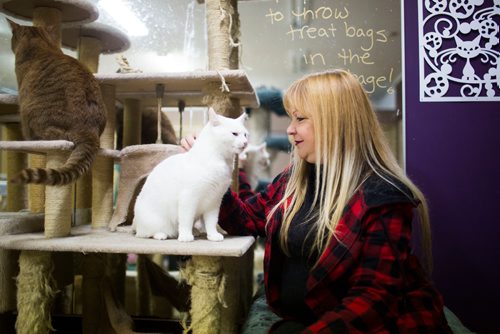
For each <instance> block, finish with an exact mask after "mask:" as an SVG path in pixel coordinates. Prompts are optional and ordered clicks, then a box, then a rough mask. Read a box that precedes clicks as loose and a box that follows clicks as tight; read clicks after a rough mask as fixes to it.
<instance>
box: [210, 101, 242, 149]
mask: <svg viewBox="0 0 500 334" xmlns="http://www.w3.org/2000/svg"><path fill="white" fill-rule="evenodd" d="M246 119H247V115H246V113H243V114H242V115H241V116H240V117H238V118H235V119H234V118H229V117H224V116H222V115H218V114H217V113H216V112H215V110H213V109H212V108H210V109H209V110H208V122H209V125H210V126H211V128H212V133H213V134H214V136H213V138H212V140H214V141H216V142H217V143H216V144H217V145H221V146H223V147H227V148H231V151H232V153H234V154H239V153H241V152H243V150H244V149H245V148H246V147H247V145H248V130H247V129H246V128H245V125H244V123H245V120H246ZM214 144H215V143H214Z"/></svg>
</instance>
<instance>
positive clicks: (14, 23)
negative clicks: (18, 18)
mask: <svg viewBox="0 0 500 334" xmlns="http://www.w3.org/2000/svg"><path fill="white" fill-rule="evenodd" d="M5 19H6V20H7V22H9V25H10V28H11V29H12V30H14V29H15V28H17V27H19V24H17V23H16V22H14V21H11V20H9V19H8V18H5Z"/></svg>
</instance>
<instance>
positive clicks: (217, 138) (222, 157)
mask: <svg viewBox="0 0 500 334" xmlns="http://www.w3.org/2000/svg"><path fill="white" fill-rule="evenodd" d="M245 119H246V114H245V113H243V115H241V116H240V117H239V118H237V119H231V118H227V117H224V116H221V115H217V114H216V113H215V111H214V110H213V109H212V108H210V110H209V121H208V123H207V124H206V125H205V127H204V128H203V129H202V131H201V132H200V134H199V135H198V137H197V139H196V142H195V144H194V145H193V147H192V148H191V149H190V150H189V151H188V152H186V153H180V154H176V155H173V156H171V157H169V158H167V159H165V160H164V161H162V162H161V163H159V164H158V165H157V166H156V167H155V168H154V169H153V170H152V171H151V174H150V175H149V176H148V178H147V179H146V183H145V184H144V186H143V188H142V190H141V192H140V193H139V196H138V197H137V200H136V203H135V207H134V221H133V226H134V228H135V231H136V236H137V237H140V238H150V237H153V238H155V239H159V240H164V239H167V238H178V240H179V241H192V240H194V236H193V224H194V222H195V221H197V220H200V219H202V220H203V222H204V223H205V229H206V232H207V238H208V240H211V241H221V240H223V239H224V237H223V235H222V234H221V233H219V232H218V231H217V221H218V216H219V207H220V203H221V201H222V196H223V195H224V193H225V192H226V191H227V189H228V188H229V186H230V183H231V174H232V172H233V166H234V165H233V162H234V158H235V155H236V154H240V153H241V152H242V151H243V150H244V149H245V147H246V146H247V144H248V131H247V129H246V128H245V126H244V124H243V123H244V121H245Z"/></svg>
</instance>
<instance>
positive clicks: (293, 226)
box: [219, 70, 451, 333]
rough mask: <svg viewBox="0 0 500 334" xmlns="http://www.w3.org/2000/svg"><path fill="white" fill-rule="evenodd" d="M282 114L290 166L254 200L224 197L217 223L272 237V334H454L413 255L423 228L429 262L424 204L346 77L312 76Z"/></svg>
mask: <svg viewBox="0 0 500 334" xmlns="http://www.w3.org/2000/svg"><path fill="white" fill-rule="evenodd" d="M284 105H285V109H286V111H287V113H288V114H289V116H290V117H291V123H290V125H289V127H288V129H287V133H288V135H289V138H290V141H291V142H292V144H293V147H294V148H293V152H292V159H293V161H292V163H291V165H290V166H289V167H288V168H287V169H286V170H285V171H284V172H282V173H281V174H280V175H278V176H277V177H276V178H275V180H274V181H273V182H272V183H271V184H270V185H269V186H268V187H267V188H266V190H265V191H263V192H260V193H258V194H257V195H256V196H253V197H250V198H247V199H246V200H244V201H243V200H242V199H241V197H238V195H237V194H235V193H232V194H230V193H229V192H228V194H226V196H225V197H224V200H223V204H222V207H221V212H220V217H219V224H220V225H221V226H222V228H224V229H225V230H226V231H227V232H228V233H229V234H239V235H241V234H253V235H259V236H263V237H266V246H265V258H264V286H265V292H266V299H267V303H268V305H269V306H270V308H271V310H272V311H273V312H274V313H276V314H277V315H278V316H279V317H280V318H282V320H281V321H278V322H276V323H274V324H273V326H272V327H271V329H270V332H272V333H448V332H451V331H450V329H449V327H448V325H447V322H446V320H445V317H444V313H443V301H442V298H441V296H440V294H439V293H438V292H437V291H436V289H435V288H434V287H433V286H432V284H431V282H430V281H429V279H428V278H427V277H426V271H425V270H424V269H423V267H422V266H421V264H420V262H419V260H418V259H417V257H416V256H415V255H413V254H412V248H411V245H410V239H411V237H412V222H413V221H414V218H417V219H415V222H416V223H418V224H420V230H421V231H423V238H422V240H423V246H424V248H425V249H426V250H427V260H430V234H429V233H430V228H429V219H428V214H427V205H426V201H425V198H424V197H423V195H422V193H421V192H420V191H419V190H418V189H417V187H416V186H415V185H414V184H413V183H412V182H411V181H410V180H409V179H408V178H407V177H406V176H405V175H404V172H403V171H402V169H401V168H400V167H399V166H398V164H397V162H396V160H395V158H394V156H393V154H392V153H391V151H390V149H389V147H388V145H387V143H386V140H385V138H384V136H383V133H382V130H381V128H380V125H379V123H378V121H377V118H376V115H375V113H374V112H373V110H372V108H371V105H370V102H369V100H368V97H367V95H366V94H365V92H364V91H363V88H362V86H361V85H360V83H359V82H358V81H357V79H356V78H355V77H354V76H353V75H351V74H350V73H348V72H346V71H342V70H334V71H327V72H322V73H315V74H312V75H308V76H306V77H304V78H302V79H300V80H298V81H296V82H295V83H293V84H292V85H291V86H290V87H289V89H288V90H287V92H286V94H285V96H284ZM415 209H417V210H415ZM415 213H418V214H416V216H418V217H414V214H415ZM427 263H428V264H430V261H428V262H427ZM429 267H430V266H429Z"/></svg>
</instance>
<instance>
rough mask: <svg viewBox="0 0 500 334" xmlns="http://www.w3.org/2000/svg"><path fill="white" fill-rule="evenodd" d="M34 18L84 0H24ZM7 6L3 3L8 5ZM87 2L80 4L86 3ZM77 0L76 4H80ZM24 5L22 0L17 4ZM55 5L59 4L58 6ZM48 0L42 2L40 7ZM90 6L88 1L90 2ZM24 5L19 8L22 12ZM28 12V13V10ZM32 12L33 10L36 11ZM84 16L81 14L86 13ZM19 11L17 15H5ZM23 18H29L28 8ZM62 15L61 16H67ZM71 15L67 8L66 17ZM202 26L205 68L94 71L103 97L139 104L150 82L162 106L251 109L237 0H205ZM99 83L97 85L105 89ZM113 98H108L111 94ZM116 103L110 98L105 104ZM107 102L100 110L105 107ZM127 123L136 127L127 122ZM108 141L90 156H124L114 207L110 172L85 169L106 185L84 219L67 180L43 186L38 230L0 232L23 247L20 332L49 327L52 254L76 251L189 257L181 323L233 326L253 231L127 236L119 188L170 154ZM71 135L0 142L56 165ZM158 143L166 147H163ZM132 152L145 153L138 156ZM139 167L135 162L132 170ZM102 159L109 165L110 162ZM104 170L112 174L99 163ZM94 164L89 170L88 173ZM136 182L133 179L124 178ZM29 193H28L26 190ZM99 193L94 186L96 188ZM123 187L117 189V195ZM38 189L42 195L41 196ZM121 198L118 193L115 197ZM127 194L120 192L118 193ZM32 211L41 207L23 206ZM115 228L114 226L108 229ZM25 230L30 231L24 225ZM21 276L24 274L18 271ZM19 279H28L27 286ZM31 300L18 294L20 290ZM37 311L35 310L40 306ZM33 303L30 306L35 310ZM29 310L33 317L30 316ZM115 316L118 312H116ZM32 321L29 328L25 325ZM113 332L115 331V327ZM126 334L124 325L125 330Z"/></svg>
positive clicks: (242, 301) (241, 305)
mask: <svg viewBox="0 0 500 334" xmlns="http://www.w3.org/2000/svg"><path fill="white" fill-rule="evenodd" d="M27 2H28V3H29V5H27V6H28V8H31V13H32V14H33V15H32V16H31V17H33V21H34V23H35V24H39V25H45V24H51V23H54V22H55V23H56V24H57V23H60V22H63V21H64V20H63V17H64V15H65V14H64V13H71V14H74V12H79V11H80V9H78V10H77V9H73V10H68V9H64V8H66V7H64V8H63V7H60V6H61V3H65V4H66V3H68V4H69V3H71V4H72V5H75V4H76V5H81V4H82V3H86V2H85V1H53V3H55V4H56V5H54V8H49V9H47V10H46V9H44V10H40V9H39V8H38V7H37V6H38V5H39V4H40V3H43V4H44V5H47V3H50V1H42V0H40V1H27ZM14 3H17V1H7V2H4V3H1V4H0V6H2V11H4V12H5V11H7V10H9V11H11V13H13V12H14ZM6 4H8V5H7V6H6ZM86 5H87V4H86ZM86 5H85V6H80V7H78V8H82V7H86ZM25 6H26V5H23V7H25ZM58 6H59V7H58ZM47 7H50V6H48V5H47ZM44 8H46V7H44ZM92 8H93V7H92ZM25 12H26V11H25V10H24V9H23V12H22V13H25ZM28 12H29V11H28ZM35 12H36V13H37V14H35ZM90 12H91V13H90V14H89V15H87V16H86V18H82V20H91V17H92V10H90ZM11 15H13V16H18V17H19V16H22V15H25V14H21V12H20V13H17V14H11ZM27 15H28V16H27V17H30V16H29V14H27ZM68 15H69V14H68ZM69 16H71V15H69ZM206 16H207V25H208V45H209V70H208V71H200V72H186V73H175V74H172V73H124V74H97V75H96V78H97V79H98V80H99V82H100V84H101V88H102V89H103V95H104V98H105V99H106V98H109V101H111V100H113V102H114V100H115V99H122V100H123V101H125V104H126V103H127V100H130V99H131V100H132V101H135V102H137V103H138V104H139V105H147V104H151V105H156V104H157V102H158V99H157V95H156V88H157V87H158V85H163V87H164V99H163V101H162V103H163V105H164V106H171V105H173V106H177V104H178V102H179V100H180V99H182V100H183V101H185V103H186V105H192V106H202V105H203V106H212V107H214V108H215V109H216V110H218V111H219V112H221V113H222V114H224V115H226V116H230V117H231V116H232V117H235V116H238V115H239V114H240V113H241V107H242V106H247V107H251V108H256V107H258V105H259V102H258V98H257V96H256V94H255V91H254V89H253V87H252V85H251V84H250V82H249V81H248V78H247V76H246V74H245V72H244V71H241V70H237V67H238V62H239V60H238V47H239V43H238V36H239V17H238V13H237V2H236V1H233V0H231V1H228V0H222V1H214V0H211V1H206ZM103 87H105V88H103ZM111 97H112V98H111ZM135 102H134V103H135ZM106 105H107V108H109V110H111V109H113V110H114V103H113V107H111V104H106ZM109 110H108V112H109ZM131 131H136V130H134V128H132V130H131ZM107 143H109V139H106V140H105V141H104V142H103V141H101V147H102V148H101V150H100V152H99V155H98V159H97V160H99V159H105V160H106V159H107V160H110V159H112V160H114V161H116V162H118V163H121V164H122V170H124V171H127V170H128V171H130V173H127V172H125V173H124V176H123V177H124V179H123V180H120V183H121V185H122V187H121V189H120V190H119V195H118V197H119V201H118V204H117V209H118V210H115V212H114V213H113V211H112V208H111V209H110V208H109V204H108V203H110V198H112V190H111V189H109V188H110V187H109V183H108V181H106V180H107V178H108V176H102V177H100V176H96V175H94V176H93V179H94V180H95V182H93V185H92V188H93V192H94V193H95V192H96V188H97V189H98V187H99V185H102V184H106V186H105V189H104V190H103V194H101V195H102V196H103V197H102V198H103V199H102V200H101V201H93V202H92V224H91V225H90V226H88V225H87V226H78V227H73V228H72V227H71V212H70V209H69V208H70V207H71V196H70V192H68V191H67V190H66V189H65V187H51V186H47V187H46V190H45V192H44V196H45V197H46V204H45V207H43V206H42V208H41V209H42V210H41V212H42V213H43V214H44V232H43V233H40V232H38V233H22V234H16V235H11V234H10V233H6V235H1V236H0V248H1V249H8V250H21V259H20V266H21V268H20V273H19V276H18V298H17V299H18V301H17V302H18V327H17V330H18V333H35V332H36V333H48V332H49V331H50V327H51V325H50V312H47V311H46V310H48V309H50V304H51V298H52V296H53V294H54V287H53V281H52V279H51V271H52V269H53V267H52V263H51V261H50V254H51V253H52V252H81V253H99V254H100V253H123V254H125V253H138V254H151V253H159V254H174V255H175V254H177V255H189V256H192V260H190V261H189V262H188V264H187V265H186V268H185V269H184V270H183V275H184V277H185V279H186V280H187V282H188V283H189V284H190V285H192V303H191V310H190V312H189V314H190V322H189V323H190V325H189V326H187V324H186V331H188V330H192V332H193V333H236V331H237V328H238V323H240V320H241V318H242V316H243V314H244V313H245V312H246V310H247V309H248V306H249V303H250V299H251V294H252V282H251V280H252V275H251V267H252V266H251V263H252V262H253V261H252V259H253V258H252V255H253V254H252V252H251V251H249V250H250V249H251V247H252V245H253V242H254V239H253V238H252V237H227V238H225V240H224V241H223V242H217V243H215V242H209V241H207V240H204V239H198V240H195V241H194V242H192V243H179V242H177V240H166V241H157V240H152V239H140V238H135V237H134V236H133V235H132V234H131V233H130V228H129V227H121V226H119V225H120V224H121V223H122V222H123V221H124V217H125V220H126V217H127V214H128V212H126V211H127V210H125V209H124V208H128V207H130V201H131V200H132V199H131V198H128V197H129V196H128V195H127V196H125V195H126V194H125V193H127V192H129V191H131V190H133V189H135V187H136V185H137V179H138V178H141V177H143V176H144V173H146V174H147V170H148V169H149V168H151V165H152V162H151V161H150V160H149V157H150V156H154V155H157V154H159V155H158V156H161V155H165V156H168V155H170V154H175V153H178V151H176V149H174V148H173V147H172V146H171V145H161V144H158V145H153V146H149V145H137V147H130V146H129V147H128V148H126V149H124V150H122V151H116V150H112V146H111V147H109V146H108V144H107ZM72 145H73V144H72V143H70V142H65V141H51V142H40V141H37V142H29V141H7V142H5V141H4V142H2V143H0V149H1V150H8V151H10V152H36V153H38V154H41V155H43V156H46V159H47V166H58V165H60V164H61V163H63V162H64V161H65V159H66V157H67V154H68V152H69V151H68V150H70V149H71V148H72ZM163 149H165V151H162V150H163ZM137 156H143V157H144V158H139V159H137ZM137 166H141V167H140V168H139V169H138V170H134V168H136V169H137ZM108 167H109V164H108ZM104 169H105V171H104V173H106V175H109V173H112V170H110V168H104ZM95 172H96V169H95V166H94V168H93V173H94V174H95ZM132 180H135V181H132ZM30 192H31V191H30ZM99 192H101V191H100V190H99ZM122 193H123V194H125V195H123V194H122ZM39 196H42V195H39ZM120 196H121V198H120ZM124 196H125V198H124ZM30 209H31V211H32V212H40V211H38V210H40V208H34V207H32V206H30ZM108 227H109V229H111V230H115V232H112V231H109V230H108ZM26 232H28V231H26ZM26 278H29V279H26ZM27 282H36V283H37V284H36V285H34V286H33V285H28V283H27ZM26 293H29V294H32V295H33V296H32V297H33V298H24V297H23V296H24V295H25V294H26ZM40 307H41V309H42V310H44V311H43V312H42V311H40V310H41V309H40ZM35 308H36V309H37V310H38V311H36V310H35ZM34 315H36V316H34ZM115 320H116V319H115ZM34 328H36V331H33V329H34ZM115 332H116V331H115ZM130 332H132V331H130Z"/></svg>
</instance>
